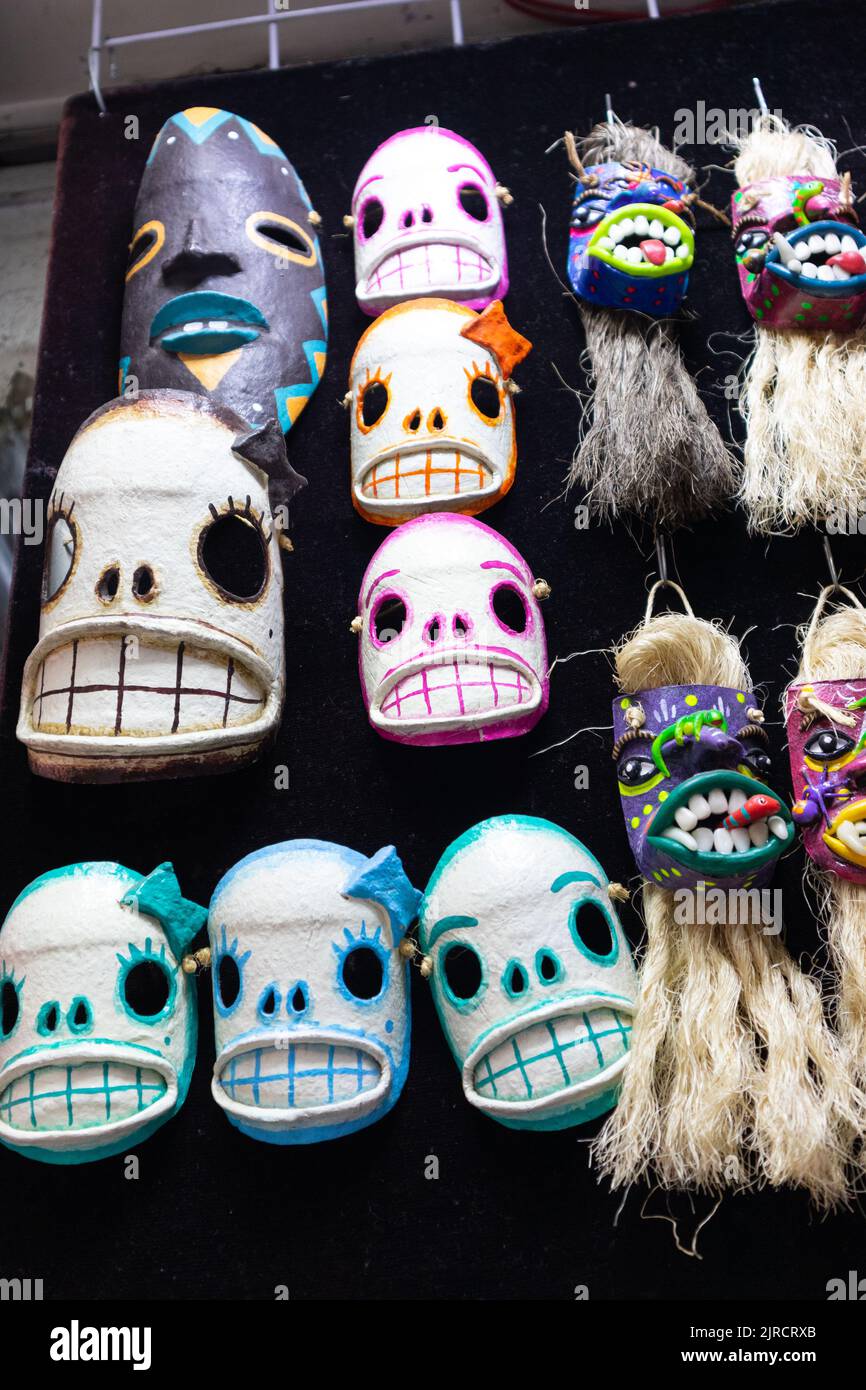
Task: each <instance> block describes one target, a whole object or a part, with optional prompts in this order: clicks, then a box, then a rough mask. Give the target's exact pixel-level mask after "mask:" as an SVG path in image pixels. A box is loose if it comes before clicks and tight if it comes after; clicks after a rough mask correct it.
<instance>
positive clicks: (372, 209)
mask: <svg viewBox="0 0 866 1390" xmlns="http://www.w3.org/2000/svg"><path fill="white" fill-rule="evenodd" d="M384 219H385V208H384V205H383V204H382V202H381V201H380V200H379V199H378V198H368V199H367V201H366V202H365V204H364V206H363V207H362V208H361V212H360V214H359V217H358V226H359V228H360V230H361V235H362V237H363V239H364V241H369V240H370V237H372V236H375V235H376V233H377V232H378V230H379V228H380V227H381V225H382V223H383V221H384Z"/></svg>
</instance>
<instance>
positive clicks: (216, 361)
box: [178, 348, 243, 391]
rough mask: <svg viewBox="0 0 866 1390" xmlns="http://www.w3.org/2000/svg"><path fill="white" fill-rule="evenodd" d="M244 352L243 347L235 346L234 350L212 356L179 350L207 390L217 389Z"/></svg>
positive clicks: (187, 366) (188, 369) (186, 365)
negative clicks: (200, 355) (196, 354)
mask: <svg viewBox="0 0 866 1390" xmlns="http://www.w3.org/2000/svg"><path fill="white" fill-rule="evenodd" d="M242 352H243V348H235V350H234V352H220V353H214V354H213V355H212V356H210V357H194V356H193V355H192V353H189V352H179V353H178V357H179V358H180V360H181V362H182V363H183V365H184V366H185V367H186V369H187V371H190V372H192V374H193V376H194V377H195V379H196V381H200V382H201V384H202V386H203V387H204V389H205V390H206V391H215V390H216V388H217V387H218V386H219V384H220V382H221V381H222V379H223V377H224V376H225V374H226V372H227V371H228V369H229V367H233V366H234V364H235V362H237V360H238V358H239V357H240V355H241V353H242Z"/></svg>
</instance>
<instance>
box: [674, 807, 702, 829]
mask: <svg viewBox="0 0 866 1390" xmlns="http://www.w3.org/2000/svg"><path fill="white" fill-rule="evenodd" d="M674 820H675V821H676V823H677V825H678V826H679V828H680V830H685V832H686V834H688V833H689V831H691V830H694V828H695V826H696V825H697V823H698V818H697V816H696V815H695V813H694V811H690V810H689V808H688V806H680V807H679V809H678V810H676V811H674Z"/></svg>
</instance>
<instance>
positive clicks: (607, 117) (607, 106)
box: [604, 92, 616, 125]
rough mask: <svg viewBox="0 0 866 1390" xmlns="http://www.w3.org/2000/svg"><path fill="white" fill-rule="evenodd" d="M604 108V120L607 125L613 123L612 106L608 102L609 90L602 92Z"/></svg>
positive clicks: (614, 121) (614, 120) (614, 118)
mask: <svg viewBox="0 0 866 1390" xmlns="http://www.w3.org/2000/svg"><path fill="white" fill-rule="evenodd" d="M604 109H605V120H606V121H607V123H608V125H615V124H616V117H615V115H614V114H613V107H612V106H611V104H610V92H605V94H604Z"/></svg>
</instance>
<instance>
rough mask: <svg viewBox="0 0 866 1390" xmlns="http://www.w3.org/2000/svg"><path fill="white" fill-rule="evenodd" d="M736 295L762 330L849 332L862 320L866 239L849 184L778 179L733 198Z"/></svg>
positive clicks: (865, 304)
mask: <svg viewBox="0 0 866 1390" xmlns="http://www.w3.org/2000/svg"><path fill="white" fill-rule="evenodd" d="M731 219H732V235H733V239H734V256H735V259H736V263H737V272H738V274H739V277H740V289H741V291H742V295H743V298H744V299H745V301H746V304H747V306H748V309H749V313H750V314H751V315H752V318H753V319H755V320H756V322H758V323H760V324H761V325H762V326H763V327H766V328H801V329H803V330H805V331H808V330H809V329H810V328H814V329H818V330H820V331H821V332H828V331H836V332H843V333H844V332H849V333H850V332H851V331H852V330H853V329H855V328H857V327H859V325H860V324H861V323H862V321H863V318H864V315H866V236H864V235H863V233H862V232H861V231H860V229H859V227H858V225H857V224H858V220H859V219H858V216H857V211H856V208H855V206H854V198H853V195H852V192H851V185H850V182H849V181H848V180H843V179H838V178H826V177H824V178H814V177H812V176H811V175H809V174H806V175H781V176H777V177H773V178H765V179H761V180H760V181H759V182H757V183H749V184H745V185H744V186H743V187H742V188H738V189H737V191H736V192H735V193H734V194H733V197H732V199H731Z"/></svg>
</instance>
